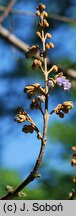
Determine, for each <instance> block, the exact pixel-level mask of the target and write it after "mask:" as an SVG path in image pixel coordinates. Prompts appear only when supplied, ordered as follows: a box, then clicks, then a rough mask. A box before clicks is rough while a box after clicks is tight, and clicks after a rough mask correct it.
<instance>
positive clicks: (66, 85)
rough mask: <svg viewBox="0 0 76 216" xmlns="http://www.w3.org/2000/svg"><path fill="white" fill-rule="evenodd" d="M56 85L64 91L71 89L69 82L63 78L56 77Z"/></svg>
mask: <svg viewBox="0 0 76 216" xmlns="http://www.w3.org/2000/svg"><path fill="white" fill-rule="evenodd" d="M56 83H57V84H58V85H59V86H62V87H63V89H64V90H70V88H71V83H70V82H69V80H68V79H66V77H65V76H60V77H57V79H56Z"/></svg>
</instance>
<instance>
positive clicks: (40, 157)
mask: <svg viewBox="0 0 76 216" xmlns="http://www.w3.org/2000/svg"><path fill="white" fill-rule="evenodd" d="M41 24H42V25H43V17H41ZM41 33H42V39H43V40H42V48H43V52H45V49H46V47H45V37H44V29H42V31H41ZM43 63H44V70H45V83H44V84H45V96H46V97H45V110H44V116H43V120H44V123H43V137H42V140H41V148H40V152H39V155H38V159H37V161H36V164H35V166H34V168H33V171H32V172H31V173H30V174H29V176H28V177H27V178H26V179H25V180H24V181H23V182H22V183H21V184H20V185H19V186H18V187H17V188H16V189H15V190H14V191H12V192H11V193H10V192H8V194H6V195H4V196H3V197H1V200H4V199H11V198H14V197H16V196H18V193H19V192H20V191H21V190H22V189H23V188H24V187H25V186H26V185H27V184H29V183H30V182H31V181H33V180H34V179H35V178H36V175H37V171H38V169H39V167H40V165H41V163H42V158H43V154H44V149H45V146H46V140H47V125H48V118H49V114H48V94H47V92H48V86H47V82H46V80H47V79H48V72H47V59H46V58H43ZM25 114H26V112H25ZM27 116H28V118H29V120H30V121H31V117H30V116H29V115H28V114H27ZM32 122H33V121H32ZM33 124H34V122H33Z"/></svg>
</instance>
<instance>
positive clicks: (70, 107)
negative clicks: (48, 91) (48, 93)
mask: <svg viewBox="0 0 76 216" xmlns="http://www.w3.org/2000/svg"><path fill="white" fill-rule="evenodd" d="M63 106H64V107H67V109H72V108H73V102H72V101H66V102H64V103H63Z"/></svg>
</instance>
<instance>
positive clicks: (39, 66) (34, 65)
mask: <svg viewBox="0 0 76 216" xmlns="http://www.w3.org/2000/svg"><path fill="white" fill-rule="evenodd" d="M41 66H42V62H41V61H40V60H38V59H35V60H34V61H33V64H32V69H33V70H35V69H36V67H38V68H41Z"/></svg>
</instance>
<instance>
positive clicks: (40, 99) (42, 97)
mask: <svg viewBox="0 0 76 216" xmlns="http://www.w3.org/2000/svg"><path fill="white" fill-rule="evenodd" d="M38 101H39V102H40V103H43V102H44V101H45V96H44V95H41V96H40V95H39V96H38Z"/></svg>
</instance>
